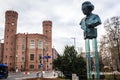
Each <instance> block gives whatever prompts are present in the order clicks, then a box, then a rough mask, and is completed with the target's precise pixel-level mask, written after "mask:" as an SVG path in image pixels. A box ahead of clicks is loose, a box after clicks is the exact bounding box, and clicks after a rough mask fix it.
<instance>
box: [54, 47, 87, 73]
mask: <svg viewBox="0 0 120 80" xmlns="http://www.w3.org/2000/svg"><path fill="white" fill-rule="evenodd" d="M77 54H78V53H77V51H76V50H75V48H74V46H65V50H64V53H63V55H62V56H60V55H58V58H57V59H56V60H54V61H53V67H54V69H57V70H60V71H62V72H63V74H66V73H67V74H72V73H76V74H78V75H86V62H85V60H84V59H83V57H80V56H78V55H77Z"/></svg>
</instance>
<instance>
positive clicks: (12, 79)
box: [0, 72, 57, 80]
mask: <svg viewBox="0 0 120 80" xmlns="http://www.w3.org/2000/svg"><path fill="white" fill-rule="evenodd" d="M36 73H37V72H30V73H29V74H24V73H23V72H20V73H9V76H8V78H7V79H0V80H22V79H25V78H35V77H37V76H36ZM54 74H55V75H54ZM40 76H41V74H39V77H40ZM43 77H45V78H55V77H57V73H53V72H45V73H43Z"/></svg>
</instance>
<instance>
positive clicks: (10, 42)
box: [3, 10, 18, 69]
mask: <svg viewBox="0 0 120 80" xmlns="http://www.w3.org/2000/svg"><path fill="white" fill-rule="evenodd" d="M17 19H18V13H17V12H16V11H12V10H8V11H6V13H5V31H4V56H3V63H5V64H7V65H8V68H9V69H15V67H14V66H15V47H16V46H15V35H16V31H17Z"/></svg>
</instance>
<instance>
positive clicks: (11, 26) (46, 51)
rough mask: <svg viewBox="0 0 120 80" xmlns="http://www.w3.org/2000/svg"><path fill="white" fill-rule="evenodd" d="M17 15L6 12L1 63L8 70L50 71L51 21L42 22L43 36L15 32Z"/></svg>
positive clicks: (13, 12) (14, 12) (12, 12)
mask: <svg viewBox="0 0 120 80" xmlns="http://www.w3.org/2000/svg"><path fill="white" fill-rule="evenodd" d="M17 20H18V13H17V12H16V11H11V10H9V11H6V13H5V33H4V50H3V59H2V60H3V63H4V64H7V65H8V67H9V69H16V68H17V69H20V70H39V69H40V66H39V65H40V64H41V66H42V69H43V70H52V21H43V23H42V25H43V34H28V33H27V34H25V33H18V34H16V32H17Z"/></svg>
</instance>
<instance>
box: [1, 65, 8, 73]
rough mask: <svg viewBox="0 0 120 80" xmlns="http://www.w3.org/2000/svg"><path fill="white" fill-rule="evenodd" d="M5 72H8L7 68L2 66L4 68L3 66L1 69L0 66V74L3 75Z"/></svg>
mask: <svg viewBox="0 0 120 80" xmlns="http://www.w3.org/2000/svg"><path fill="white" fill-rule="evenodd" d="M7 71H8V68H7V67H5V66H4V67H3V66H2V67H1V66H0V74H4V73H6V72H7Z"/></svg>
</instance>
